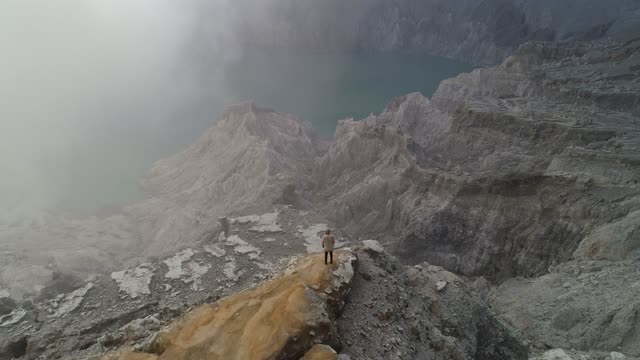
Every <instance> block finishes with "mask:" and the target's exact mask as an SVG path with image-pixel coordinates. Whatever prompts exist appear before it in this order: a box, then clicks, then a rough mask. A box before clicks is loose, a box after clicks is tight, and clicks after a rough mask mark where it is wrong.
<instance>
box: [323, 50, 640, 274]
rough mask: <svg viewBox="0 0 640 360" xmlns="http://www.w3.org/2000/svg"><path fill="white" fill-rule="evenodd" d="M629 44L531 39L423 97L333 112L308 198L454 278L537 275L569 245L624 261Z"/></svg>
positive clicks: (639, 57) (631, 177)
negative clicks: (345, 113) (370, 110)
mask: <svg viewBox="0 0 640 360" xmlns="http://www.w3.org/2000/svg"><path fill="white" fill-rule="evenodd" d="M639 52H640V43H638V42H632V43H628V44H626V45H624V46H623V45H618V46H617V45H611V46H606V45H602V46H594V45H585V44H576V45H571V44H560V45H556V44H548V43H547V44H545V43H532V44H528V45H525V46H523V47H522V48H521V49H520V50H519V51H518V52H517V53H516V54H515V55H514V56H513V57H511V58H509V59H508V60H507V61H505V63H504V64H503V65H501V66H499V67H496V68H488V69H479V70H476V71H474V72H472V73H470V74H464V75H461V76H459V77H458V78H455V79H452V80H448V81H445V82H443V83H442V85H441V86H440V88H439V90H438V92H437V93H436V95H435V96H434V98H433V99H432V101H429V100H428V99H426V98H424V97H423V96H421V95H420V94H411V95H408V96H405V97H402V98H398V99H395V100H394V101H392V102H391V104H390V105H389V106H388V107H387V109H386V110H385V111H384V112H383V113H382V114H380V115H379V116H371V117H370V118H367V119H365V120H363V121H360V122H354V121H351V120H346V121H344V122H342V123H341V124H340V125H339V128H338V130H337V132H336V140H335V143H334V144H332V145H331V147H330V148H329V150H328V151H327V153H326V154H325V155H324V156H323V158H322V159H321V161H320V165H319V166H318V167H317V172H316V176H315V177H314V179H316V180H317V181H318V182H317V184H316V188H315V192H314V194H312V195H311V196H315V197H316V199H318V201H316V203H319V204H327V205H326V206H325V207H323V210H322V211H323V212H324V213H325V214H326V216H327V217H328V218H329V219H330V220H333V221H335V222H336V224H337V225H338V226H339V227H341V228H342V229H344V230H346V231H348V232H350V233H352V234H357V236H362V237H378V238H386V239H388V240H389V241H390V242H389V245H390V246H391V247H392V248H393V249H395V251H396V252H397V253H398V254H400V255H401V257H403V258H404V259H406V260H407V261H415V262H419V261H423V260H427V261H430V262H433V263H437V264H440V265H443V266H445V267H447V268H448V269H450V270H453V271H455V272H461V273H465V274H480V275H484V276H489V277H490V278H492V279H502V278H508V277H511V276H514V275H527V276H533V275H540V274H543V273H544V272H546V271H547V269H548V267H549V266H550V265H552V264H555V263H559V262H563V261H566V260H568V259H569V258H571V257H572V256H573V253H574V251H576V249H578V251H577V253H576V255H579V256H586V257H591V256H596V257H602V256H604V254H605V253H606V254H610V255H607V256H612V259H614V258H615V259H621V258H629V257H631V258H633V257H634V256H636V255H635V254H637V252H636V251H635V249H636V246H637V241H636V240H635V238H634V240H629V238H630V237H632V236H631V234H635V231H636V230H637V224H636V223H634V222H633V221H631V219H632V218H633V217H634V216H635V215H634V211H636V210H637V209H638V208H639V206H640V197H639V195H640V187H638V182H639V181H640V171H639V169H640V167H638V160H639V158H640V157H639V156H640V143H639V140H638V139H640V133H639V128H638V115H637V114H638V111H639V104H640V102H638V97H639V95H640V88H639V87H640V83H639V82H638V79H639V78H640V73H638V63H639V61H640V53H639ZM343 169H350V171H348V172H345V171H343ZM631 224H634V225H631ZM603 234H607V235H603ZM608 235H611V236H608ZM611 237H613V238H611ZM582 240H585V244H583V245H581V246H580V247H579V248H578V246H579V244H580V243H581V241H582ZM618 244H624V248H623V249H620V252H618V253H616V254H613V253H612V250H607V249H606V248H607V247H609V246H613V247H617V246H618ZM585 249H589V250H585ZM614 252H615V251H614Z"/></svg>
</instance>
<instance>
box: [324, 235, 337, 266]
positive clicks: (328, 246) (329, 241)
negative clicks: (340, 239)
mask: <svg viewBox="0 0 640 360" xmlns="http://www.w3.org/2000/svg"><path fill="white" fill-rule="evenodd" d="M335 244H336V237H335V236H333V235H331V230H329V229H327V231H325V232H324V236H323V237H322V248H323V249H324V263H325V264H326V263H327V255H330V256H331V264H333V246H334V245H335Z"/></svg>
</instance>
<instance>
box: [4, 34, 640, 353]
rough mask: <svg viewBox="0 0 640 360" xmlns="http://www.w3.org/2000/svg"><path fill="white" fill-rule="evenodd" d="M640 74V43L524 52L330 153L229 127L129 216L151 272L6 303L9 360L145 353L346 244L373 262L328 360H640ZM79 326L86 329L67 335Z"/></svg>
mask: <svg viewBox="0 0 640 360" xmlns="http://www.w3.org/2000/svg"><path fill="white" fill-rule="evenodd" d="M639 71H640V43H639V42H638V41H630V42H627V43H593V42H590V43H562V44H558V43H539V42H534V43H529V44H526V45H524V46H522V47H521V48H520V49H519V50H518V51H517V52H516V53H515V54H514V55H513V56H512V57H510V58H508V59H507V60H506V61H505V62H504V63H503V64H502V65H500V66H498V67H494V68H485V69H478V70H475V71H474V72H472V73H470V74H464V75H461V76H459V77H457V78H455V79H451V80H448V81H445V82H443V83H442V84H441V86H440V88H439V90H438V92H437V93H436V94H435V95H434V97H433V98H432V99H431V100H429V99H427V98H425V97H424V96H422V95H420V94H410V95H407V96H403V97H399V98H397V99H394V100H392V101H391V102H390V103H389V105H388V106H387V108H386V109H385V110H384V111H383V113H381V114H380V115H378V116H370V117H369V118H367V119H364V120H362V121H353V120H344V121H342V122H341V123H340V125H339V127H338V129H337V132H336V137H335V139H334V140H333V141H332V142H330V143H324V142H322V141H319V140H317V139H315V137H314V136H313V134H312V132H311V130H310V128H309V126H308V125H307V124H306V123H304V122H302V121H301V120H299V119H296V118H295V117H293V116H289V115H283V114H278V113H275V112H273V111H271V110H268V109H264V108H259V107H257V106H255V105H253V104H251V103H245V104H241V105H238V106H234V107H231V108H230V109H229V110H228V111H227V112H226V113H225V114H224V115H223V117H222V119H221V121H220V122H219V123H218V124H217V125H216V126H215V127H214V128H212V129H211V130H210V131H209V132H208V133H207V134H205V135H204V136H203V137H202V138H201V139H200V140H199V141H198V142H197V143H195V144H194V145H193V146H192V147H190V148H189V149H187V150H186V151H185V152H184V153H182V154H179V155H177V156H175V157H173V158H169V159H167V160H164V161H161V162H159V163H158V164H157V166H155V167H154V169H153V170H152V171H151V172H150V175H149V176H148V177H147V179H146V180H145V184H146V187H147V189H148V190H149V192H150V198H149V199H148V200H146V201H144V202H142V203H139V204H135V205H133V206H131V207H129V208H128V209H127V210H126V212H125V215H124V216H126V217H128V218H129V219H131V221H132V223H133V224H137V225H139V227H138V228H137V229H135V230H134V231H132V233H137V234H139V235H141V241H140V243H139V249H140V252H142V253H144V254H145V255H153V256H156V258H155V259H154V258H153V257H152V258H150V259H149V260H148V261H146V262H144V263H140V262H138V263H137V264H136V265H135V266H132V267H131V268H129V269H127V270H120V271H115V272H113V273H112V274H111V275H110V276H104V275H102V276H100V275H99V276H97V277H96V278H95V279H93V280H92V281H90V282H89V283H81V284H79V285H78V286H74V287H73V291H66V290H65V291H63V292H62V294H60V295H56V297H54V298H53V299H43V300H40V301H36V303H35V304H34V303H33V302H23V303H22V304H15V303H10V302H6V304H4V306H5V309H6V310H4V312H5V315H3V316H2V317H1V318H0V326H2V327H3V328H6V330H7V331H5V332H4V333H3V334H2V339H1V340H0V342H1V343H2V349H3V351H4V354H3V356H6V357H7V358H11V357H18V356H22V355H27V356H30V357H31V358H34V357H37V356H42V357H43V358H55V357H62V356H68V357H71V358H73V356H77V357H80V356H84V354H91V353H100V352H102V351H105V350H108V349H110V348H113V347H116V346H118V345H121V344H130V345H134V346H135V345H137V346H142V340H144V339H147V338H148V337H149V336H152V335H153V334H155V333H156V332H157V330H158V329H159V328H161V327H163V326H164V325H165V324H167V323H168V322H169V321H171V320H173V319H175V318H176V317H177V316H178V315H179V314H181V313H182V312H183V310H184V304H192V305H197V304H201V303H205V302H209V300H213V299H215V298H216V297H217V296H220V295H230V294H231V293H233V292H235V291H237V290H241V289H247V288H248V287H251V286H254V285H256V284H257V283H259V282H260V281H261V280H262V279H266V278H268V277H270V276H271V274H273V273H274V272H276V271H277V269H279V266H280V265H284V264H282V263H281V262H280V259H283V258H286V257H288V256H291V255H296V254H302V253H305V252H307V251H309V252H314V251H317V250H318V244H317V241H318V233H319V232H321V231H322V230H323V229H325V228H326V227H327V224H330V225H331V227H333V228H336V229H338V230H339V237H341V238H343V239H345V242H346V243H349V242H353V241H354V240H362V239H367V238H373V239H378V240H379V241H380V243H370V242H363V243H362V244H363V245H362V247H363V249H364V250H362V254H360V253H358V255H357V256H358V259H359V265H358V269H362V270H357V271H356V274H355V277H354V283H353V284H352V291H351V295H350V296H349V297H348V298H347V299H346V300H345V301H346V305H345V306H344V308H343V310H342V313H341V315H340V316H339V317H338V319H337V325H336V326H337V329H338V330H337V331H338V334H339V335H338V338H340V339H343V340H344V342H342V341H341V342H340V346H339V348H336V349H335V350H339V351H344V352H345V353H346V354H350V355H352V356H354V357H355V358H385V359H386V358H390V357H391V358H392V357H398V358H403V357H410V358H411V357H418V358H423V357H424V358H427V359H429V358H433V359H438V358H448V357H454V358H492V357H491V356H493V358H496V357H498V358H526V357H527V350H526V346H524V345H523V343H524V342H525V341H526V342H529V343H530V345H531V349H532V354H533V355H535V356H538V355H539V356H541V357H542V358H544V357H545V356H547V358H554V356H556V357H557V356H561V355H562V354H564V355H566V356H569V357H571V356H574V355H575V356H574V357H576V358H580V357H585V358H592V359H604V358H606V357H613V356H614V355H612V354H613V353H614V352H615V353H616V354H617V353H625V354H626V355H630V356H639V355H640V354H639V353H638V351H639V350H638V349H637V346H636V344H637V341H636V335H637V334H636V333H637V331H636V329H637V327H638V324H639V323H638V319H637V317H636V316H635V315H634V314H635V313H636V312H637V308H638V301H637V298H638V297H637V292H636V291H635V290H636V288H635V287H634V286H626V285H625V281H627V279H626V278H625V276H626V277H629V276H632V274H636V273H637V269H636V266H635V263H634V260H636V259H637V257H638V254H639V253H638V246H640V244H639V243H638V241H637V233H638V222H636V221H635V219H636V218H637V212H638V211H639V210H640V187H639V185H638V184H639V181H640V173H639V171H638V169H639V167H638V166H637V165H638V159H639V158H640V144H639V141H640V140H639V139H640V136H638V135H640V134H639V129H638V114H640V108H639V106H640V103H639V102H638V98H639V94H640V89H639V87H640V82H639V81H638V80H639V79H640V73H639ZM231 140H233V141H231ZM277 204H286V205H277ZM224 216H227V217H224ZM218 217H222V218H220V219H219V220H218ZM231 249H233V250H231ZM385 249H386V250H388V251H390V252H391V253H393V254H394V255H396V256H397V257H398V259H395V258H394V257H393V256H390V255H388V254H385ZM231 251H232V252H233V254H231ZM283 255H285V256H283ZM425 261H426V262H427V263H425ZM402 264H408V266H407V265H402ZM411 265H417V266H418V267H411ZM438 266H440V267H442V268H439V267H438ZM247 269H248V270H247ZM242 270H246V271H250V273H247V272H244V273H243V272H242ZM448 271H453V272H455V273H458V274H459V275H453V274H451V273H449V272H448ZM254 274H255V275H256V276H257V277H253V276H249V275H254ZM360 276H361V277H362V279H360ZM466 276H469V277H479V276H482V278H477V280H475V281H473V280H472V279H471V280H467V279H465V277H466ZM523 277H526V278H528V279H525V278H523ZM485 278H486V279H488V280H489V281H487V280H484V279H485ZM363 284H367V285H363ZM174 289H175V290H174ZM5 292H6V291H3V292H2V294H3V295H4V294H5ZM564 294H571V296H572V297H575V298H577V299H579V300H576V301H573V298H565V297H562V295H564ZM613 295H615V296H616V298H615V300H612V299H611V298H610V296H613ZM121 297H124V299H126V301H124V302H123V301H122V299H121ZM371 298H375V299H376V300H378V301H377V302H371V301H366V300H364V299H369V300H370V299H371ZM583 298H586V299H583ZM99 299H105V300H99ZM530 299H536V301H537V302H536V304H535V305H536V306H535V307H534V306H532V305H531V304H530V303H529V300H530ZM123 304H124V305H123ZM171 304H174V305H171ZM487 304H488V305H490V306H492V310H488V308H487ZM176 306H178V309H176V310H175V311H174V310H171V309H174V308H175V307H176ZM492 313H495V314H497V316H498V317H496V316H494V315H492ZM69 314H81V315H83V316H81V317H80V318H81V320H80V321H78V322H77V324H73V325H70V324H71V318H70V315H69ZM156 314H158V315H156ZM149 316H151V317H149ZM416 318H417V319H418V320H419V321H417V322H416V321H413V320H412V319H416ZM100 319H102V320H100ZM113 319H116V320H115V321H114V320H113ZM498 319H499V320H498ZM74 320H75V319H74ZM140 324H142V325H143V330H135V331H133V334H134V335H131V332H130V329H131V328H136V327H138V325H140ZM362 327H364V328H365V329H367V330H366V331H365V335H362V334H361V333H360V332H358V331H359V328H362ZM138 328H139V327H138ZM340 329H342V330H340ZM407 329H410V330H411V331H410V332H408V333H407V332H406V331H407ZM105 333H106V334H111V335H109V337H106V338H104V339H102V335H103V334H105ZM486 333H492V334H495V335H496V336H493V337H490V338H487V337H484V336H477V335H476V334H486ZM136 334H137V335H136ZM358 334H360V335H358ZM512 334H515V335H516V337H515V338H514V337H513V336H512ZM516 338H517V339H519V340H516ZM98 339H101V340H98ZM114 339H115V340H114ZM390 339H393V341H391V340H390ZM491 339H496V341H498V342H497V343H496V342H495V341H494V340H491ZM500 341H503V342H500ZM345 344H346V345H345ZM310 345H311V344H309V346H308V347H309V348H310V347H311V346H310ZM335 346H336V347H338V345H335ZM554 347H557V348H564V349H568V348H573V349H575V354H574V352H572V351H569V350H566V351H565V350H558V351H556V350H551V351H552V352H551V353H549V352H548V351H547V350H550V349H551V348H554ZM167 349H168V348H167ZM305 350H306V349H305ZM545 351H547V352H545ZM560 351H562V354H561V353H560ZM7 354H8V355H7ZM295 356H298V354H297V353H296V355H295ZM300 356H302V354H300ZM310 356H311V355H310ZM615 356H618V355H615Z"/></svg>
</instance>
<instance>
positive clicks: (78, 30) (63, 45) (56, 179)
mask: <svg viewBox="0 0 640 360" xmlns="http://www.w3.org/2000/svg"><path fill="white" fill-rule="evenodd" d="M206 7H207V9H208V10H209V11H208V14H207V21H206V24H205V23H203V22H201V20H202V19H201V18H200V10H201V9H202V8H203V6H202V4H200V3H199V2H198V1H169V0H135V1H128V0H65V1H62V2H50V1H42V0H6V1H2V2H1V3H0V53H2V56H1V57H0V112H1V113H0V169H1V171H0V173H1V174H2V175H1V176H0V203H1V204H2V206H1V207H2V208H5V209H7V208H10V209H12V212H14V213H15V212H16V211H17V210H20V211H27V212H30V211H33V210H38V209H45V208H49V207H51V206H57V205H60V204H59V201H60V199H61V198H62V197H64V196H65V194H64V193H65V192H68V191H81V192H82V191H84V192H87V194H86V196H91V194H90V192H91V191H100V187H99V186H97V187H96V189H95V190H93V189H83V188H78V189H74V179H78V178H81V177H88V178H93V177H95V181H96V184H97V185H99V184H100V183H101V182H107V181H110V179H109V178H108V177H109V173H110V172H116V173H117V172H118V171H125V170H126V171H128V170H127V169H125V168H127V167H131V166H133V167H140V166H145V165H146V164H129V163H127V158H126V154H127V153H130V152H132V151H145V146H149V144H150V142H152V141H151V140H152V139H154V138H158V137H163V136H167V135H168V134H164V132H166V131H167V129H168V127H167V124H168V123H169V122H173V121H180V119H178V118H176V116H177V115H178V114H181V113H183V112H184V108H185V107H186V106H187V104H191V103H193V101H194V98H197V97H199V96H202V94H203V93H206V95H207V96H215V95H216V93H219V95H221V94H222V93H223V92H224V88H223V86H222V85H221V84H220V83H219V82H217V78H216V76H217V74H216V72H215V71H210V72H209V73H208V74H207V81H206V83H205V84H203V83H201V81H200V80H199V79H198V76H197V72H198V71H199V70H200V69H199V68H198V67H197V66H195V65H196V64H197V63H198V62H199V61H200V57H201V56H202V52H201V50H202V49H203V47H202V46H201V45H198V44H196V43H195V42H196V41H198V37H199V36H200V37H204V38H206V42H207V46H206V54H207V58H206V60H207V69H218V70H219V71H220V73H222V69H223V67H224V66H225V63H226V62H227V59H229V58H230V57H232V56H233V54H234V53H235V51H236V50H235V49H234V47H233V44H234V43H233V41H230V40H231V35H232V34H231V33H229V32H228V31H227V29H229V28H231V26H230V23H229V22H230V21H231V19H230V17H229V16H228V15H229V12H228V11H224V9H225V8H226V7H227V2H226V1H223V0H216V1H213V2H207V4H206ZM216 42H219V43H216ZM222 42H224V46H223V45H222ZM222 49H224V54H223V55H220V56H218V54H221V51H218V50H222ZM205 87H206V89H205ZM118 138H122V139H123V141H122V143H123V145H124V144H130V143H132V141H127V138H129V139H131V138H133V139H136V138H137V139H138V140H139V141H137V142H138V147H139V148H133V149H131V148H120V147H119V146H118V142H117V141H116V142H114V141H113V140H114V139H118ZM133 143H136V141H133ZM126 146H129V147H130V145H126ZM109 151H112V152H116V153H122V156H123V158H122V159H121V161H122V163H120V164H113V163H111V164H100V161H101V159H103V158H105V155H106V154H104V153H105V152H109ZM151 160H152V159H149V161H151ZM88 161H95V162H96V167H95V168H94V169H91V168H89V169H87V168H84V169H77V167H75V166H74V165H75V164H76V163H78V162H80V163H82V162H88ZM101 168H103V169H105V170H107V169H106V168H109V169H108V171H101V170H100V169H101Z"/></svg>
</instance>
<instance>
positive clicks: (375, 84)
mask: <svg viewBox="0 0 640 360" xmlns="http://www.w3.org/2000/svg"><path fill="white" fill-rule="evenodd" d="M200 67H201V68H199V69H197V71H195V72H196V73H197V74H198V78H197V79H196V80H197V81H199V82H200V83H201V85H200V88H201V91H200V92H199V93H198V94H197V96H194V97H193V98H190V99H188V101H187V102H186V103H185V104H182V105H181V107H180V110H179V111H176V112H175V113H174V114H171V115H170V118H169V119H168V121H164V122H163V124H164V125H163V127H162V128H161V129H155V130H154V131H153V132H150V131H148V130H147V129H137V128H135V127H133V126H131V122H126V121H104V122H103V123H105V124H107V125H105V128H104V129H101V130H100V131H99V132H96V135H95V138H87V139H83V140H82V142H83V143H84V144H78V148H82V149H87V150H89V151H82V152H78V153H77V154H75V155H74V159H72V160H71V161H70V162H69V163H68V164H67V166H64V167H60V168H56V169H55V170H57V171H61V172H62V173H63V174H61V175H60V176H61V177H64V179H63V180H62V181H60V187H61V188H60V189H59V191H60V193H61V196H60V197H59V201H58V203H57V204H56V206H55V207H57V208H62V209H68V210H74V209H75V210H91V209H98V208H101V207H108V206H112V205H117V204H122V203H126V202H130V201H134V200H136V199H139V198H141V197H142V194H141V193H140V190H139V188H138V185H137V184H138V180H139V179H140V177H141V176H142V175H143V174H144V173H145V171H146V170H148V169H149V168H150V167H151V165H152V164H153V162H154V161H156V160H158V159H160V158H162V157H165V156H169V155H171V154H174V153H176V152H178V151H180V150H181V149H183V148H185V147H186V146H188V145H189V144H191V143H192V142H194V141H195V140H196V139H197V138H198V136H199V135H200V134H202V133H203V131H205V130H206V129H207V128H208V127H210V126H211V125H212V124H213V122H214V121H215V119H217V118H218V117H219V116H220V114H221V113H222V111H223V109H224V106H226V105H228V104H231V103H237V102H240V101H246V100H253V101H255V102H256V103H257V104H258V105H261V106H265V107H269V108H273V109H274V110H276V111H278V112H284V113H290V114H295V115H297V116H300V117H302V118H304V119H306V120H308V121H310V122H311V123H312V125H313V127H314V128H315V129H316V131H317V133H318V134H320V135H321V136H324V137H330V136H331V135H332V134H333V133H334V131H335V127H336V124H337V122H338V120H340V119H344V118H355V119H361V118H364V117H366V116H368V115H369V114H370V113H379V112H380V111H382V110H383V108H384V106H385V105H386V103H387V102H388V101H389V99H390V98H392V97H394V96H399V95H403V94H407V93H411V92H421V93H422V94H424V95H426V96H428V97H430V96H431V95H432V94H433V93H434V92H435V90H436V89H437V87H438V85H439V83H440V82H441V81H442V80H444V79H447V78H450V77H453V76H456V75H458V74H460V73H462V72H467V71H470V70H471V67H470V66H469V65H466V64H462V63H459V62H456V61H452V60H448V59H444V58H440V57H433V56H426V55H415V54H401V53H362V54H340V53H313V52H283V51H277V52H276V51H262V50H251V51H244V52H243V53H242V54H241V55H240V56H239V57H237V58H235V59H234V60H233V61H232V62H231V63H230V65H228V66H227V67H225V71H224V73H223V74H222V82H223V84H224V85H223V86H222V89H220V73H215V70H216V69H208V67H207V64H206V62H205V63H204V64H201V65H200Z"/></svg>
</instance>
